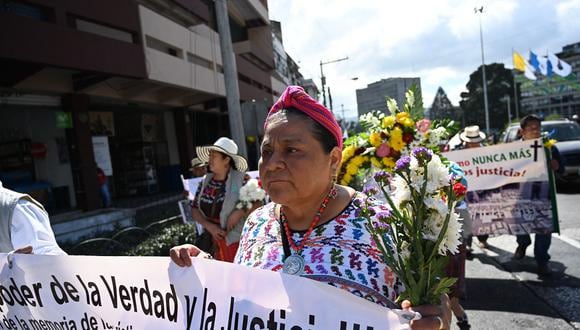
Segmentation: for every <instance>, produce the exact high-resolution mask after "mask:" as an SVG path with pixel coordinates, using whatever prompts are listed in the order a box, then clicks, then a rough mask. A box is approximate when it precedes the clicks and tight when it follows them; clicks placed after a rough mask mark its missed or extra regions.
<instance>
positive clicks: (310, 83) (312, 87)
mask: <svg viewBox="0 0 580 330" xmlns="http://www.w3.org/2000/svg"><path fill="white" fill-rule="evenodd" d="M301 86H302V87H304V90H305V91H306V93H308V95H310V96H311V97H312V98H313V99H315V100H318V98H319V97H320V91H319V90H318V86H316V83H315V82H314V80H312V79H303V80H302V84H301Z"/></svg>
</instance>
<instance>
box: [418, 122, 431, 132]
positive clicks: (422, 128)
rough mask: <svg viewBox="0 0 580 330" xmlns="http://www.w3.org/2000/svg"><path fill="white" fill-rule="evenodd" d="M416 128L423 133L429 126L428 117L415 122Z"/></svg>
mask: <svg viewBox="0 0 580 330" xmlns="http://www.w3.org/2000/svg"><path fill="white" fill-rule="evenodd" d="M415 125H416V127H417V130H419V132H421V133H425V132H427V131H428V130H429V127H430V126H431V121H430V120H429V119H421V120H419V121H418V122H417V123H416V124H415Z"/></svg>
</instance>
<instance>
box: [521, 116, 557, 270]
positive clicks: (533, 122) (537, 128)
mask: <svg viewBox="0 0 580 330" xmlns="http://www.w3.org/2000/svg"><path fill="white" fill-rule="evenodd" d="M541 124H542V121H541V120H540V118H538V117H537V116H535V115H527V116H525V117H524V118H522V120H521V121H520V131H519V133H520V135H521V137H522V140H524V141H525V140H534V139H538V138H540V137H541V133H542V130H541V128H542V126H541ZM546 156H547V159H548V162H549V168H550V169H551V170H552V171H562V170H563V166H562V165H563V164H562V162H561V158H560V154H559V152H558V149H557V148H556V146H553V147H552V148H551V150H550V151H549V152H546ZM550 156H551V157H550ZM550 189H553V187H552V186H550ZM516 240H517V242H518V247H517V248H516V251H515V252H514V256H513V258H514V259H516V260H519V259H523V258H524V257H525V256H526V249H527V247H528V246H530V245H531V244H532V239H531V238H530V235H529V234H525V235H518V236H517V239H516ZM551 243H552V233H544V234H539V233H537V234H536V239H535V242H534V258H535V259H536V263H537V264H538V275H540V276H550V275H551V274H552V270H551V269H550V267H549V266H548V261H549V260H550V255H549V254H548V250H549V249H550V245H551Z"/></svg>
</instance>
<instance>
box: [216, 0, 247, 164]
mask: <svg viewBox="0 0 580 330" xmlns="http://www.w3.org/2000/svg"><path fill="white" fill-rule="evenodd" d="M215 12H216V18H217V27H218V32H219V37H220V49H221V54H222V62H223V69H224V80H225V85H226V100H227V104H228V117H229V121H230V131H231V132H232V138H233V140H234V141H235V142H236V144H237V145H238V153H239V154H240V155H242V156H244V157H246V158H247V156H248V153H247V151H246V138H245V134H244V126H243V121H242V109H241V107H240V88H239V86H238V72H237V69H236V61H235V58H234V47H233V45H232V36H231V34H230V22H229V18H228V5H227V2H226V0H215Z"/></svg>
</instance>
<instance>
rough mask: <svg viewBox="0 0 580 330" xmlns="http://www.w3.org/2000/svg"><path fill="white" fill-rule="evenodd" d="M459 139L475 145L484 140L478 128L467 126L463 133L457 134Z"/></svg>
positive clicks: (483, 135) (483, 134)
mask: <svg viewBox="0 0 580 330" xmlns="http://www.w3.org/2000/svg"><path fill="white" fill-rule="evenodd" d="M459 138H460V139H461V141H464V142H471V143H477V142H481V141H483V140H485V133H483V132H481V131H480V130H479V126H477V125H473V126H467V127H465V129H463V132H462V133H461V134H459Z"/></svg>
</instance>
